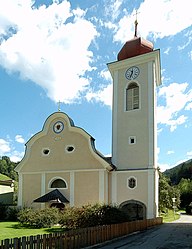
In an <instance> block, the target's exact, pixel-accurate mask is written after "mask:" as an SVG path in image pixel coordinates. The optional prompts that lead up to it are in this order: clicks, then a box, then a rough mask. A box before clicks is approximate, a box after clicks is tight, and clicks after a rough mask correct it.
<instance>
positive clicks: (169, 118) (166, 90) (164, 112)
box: [157, 83, 192, 131]
mask: <svg viewBox="0 0 192 249" xmlns="http://www.w3.org/2000/svg"><path fill="white" fill-rule="evenodd" d="M187 87H188V83H181V84H179V83H172V84H170V85H169V86H164V87H162V88H160V89H159V92H158V96H159V98H160V99H162V100H165V105H159V106H158V107H157V122H158V123H160V124H166V125H168V126H170V130H171V131H174V130H175V129H176V128H177V126H178V125H181V124H183V123H185V122H186V120H187V117H186V116H184V115H180V111H182V110H184V108H185V106H187V104H188V102H189V101H190V100H191V97H192V92H191V91H190V90H189V91H188V90H187Z"/></svg>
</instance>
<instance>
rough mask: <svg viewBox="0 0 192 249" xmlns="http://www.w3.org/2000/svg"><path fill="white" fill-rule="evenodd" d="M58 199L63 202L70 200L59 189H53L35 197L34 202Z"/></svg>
mask: <svg viewBox="0 0 192 249" xmlns="http://www.w3.org/2000/svg"><path fill="white" fill-rule="evenodd" d="M55 200H57V201H58V202H63V203H69V201H68V200H67V199H66V198H65V196H64V195H63V194H61V192H60V191H59V190H58V189H54V190H53V191H51V192H49V193H47V194H45V195H42V196H41V197H39V198H37V199H35V200H34V201H33V202H40V203H43V202H50V201H55Z"/></svg>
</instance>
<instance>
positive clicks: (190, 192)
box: [163, 159, 192, 213]
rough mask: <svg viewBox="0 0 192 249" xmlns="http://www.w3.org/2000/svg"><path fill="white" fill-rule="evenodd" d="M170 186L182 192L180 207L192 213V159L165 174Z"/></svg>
mask: <svg viewBox="0 0 192 249" xmlns="http://www.w3.org/2000/svg"><path fill="white" fill-rule="evenodd" d="M163 175H164V177H166V179H168V181H169V184H170V185H171V186H173V187H174V188H176V189H177V190H179V192H180V207H181V208H185V209H186V211H187V212H188V213H192V159H190V160H188V161H186V162H183V163H181V164H179V165H177V166H176V167H174V168H172V169H169V170H166V171H165V172H164V173H163Z"/></svg>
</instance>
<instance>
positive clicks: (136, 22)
mask: <svg viewBox="0 0 192 249" xmlns="http://www.w3.org/2000/svg"><path fill="white" fill-rule="evenodd" d="M139 13H140V12H137V10H136V13H135V14H134V16H136V18H135V34H134V36H135V37H137V25H138V21H137V15H138V14H139Z"/></svg>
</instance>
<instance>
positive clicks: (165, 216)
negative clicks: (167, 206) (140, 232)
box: [161, 210, 180, 222]
mask: <svg viewBox="0 0 192 249" xmlns="http://www.w3.org/2000/svg"><path fill="white" fill-rule="evenodd" d="M161 216H162V217H163V222H171V221H174V220H178V219H179V218H180V214H179V213H178V212H175V214H174V212H173V210H168V213H166V214H162V215H161Z"/></svg>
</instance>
